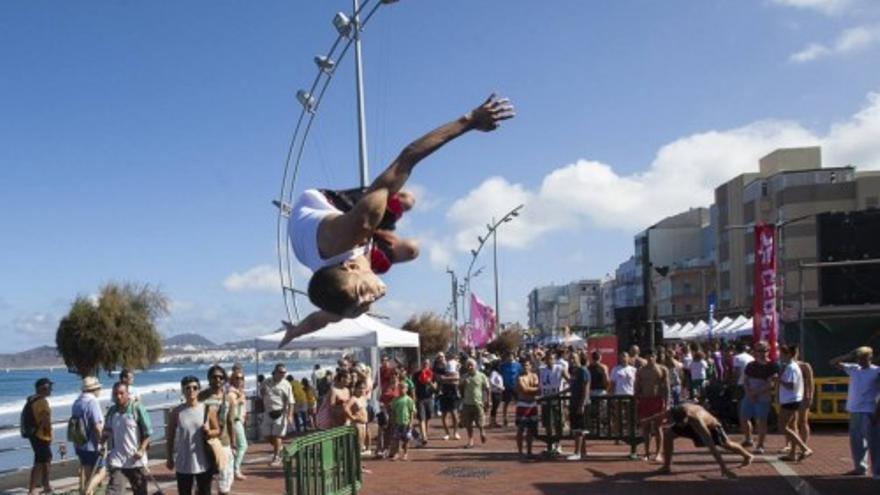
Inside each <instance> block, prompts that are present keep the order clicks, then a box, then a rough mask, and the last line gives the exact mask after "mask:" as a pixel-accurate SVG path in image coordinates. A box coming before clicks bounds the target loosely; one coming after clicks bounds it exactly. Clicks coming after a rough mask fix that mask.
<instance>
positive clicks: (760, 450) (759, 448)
mask: <svg viewBox="0 0 880 495" xmlns="http://www.w3.org/2000/svg"><path fill="white" fill-rule="evenodd" d="M755 454H758V455H764V447H758V448H757V449H755Z"/></svg>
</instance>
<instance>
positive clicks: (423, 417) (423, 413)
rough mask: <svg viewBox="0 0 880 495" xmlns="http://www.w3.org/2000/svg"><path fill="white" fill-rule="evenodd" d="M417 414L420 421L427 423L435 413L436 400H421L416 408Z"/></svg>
mask: <svg viewBox="0 0 880 495" xmlns="http://www.w3.org/2000/svg"><path fill="white" fill-rule="evenodd" d="M416 409H417V411H416V414H417V418H418V420H419V421H427V420H429V419H431V416H432V415H433V412H434V398H433V397H431V398H428V399H420V400H419V402H418V405H417V406H416Z"/></svg>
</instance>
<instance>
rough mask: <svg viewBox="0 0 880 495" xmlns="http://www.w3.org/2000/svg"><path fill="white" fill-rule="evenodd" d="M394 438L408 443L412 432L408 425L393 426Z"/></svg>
mask: <svg viewBox="0 0 880 495" xmlns="http://www.w3.org/2000/svg"><path fill="white" fill-rule="evenodd" d="M393 434H394V438H396V439H398V440H400V441H401V442H408V441H410V440H412V430H411V429H410V427H409V425H394V432H393Z"/></svg>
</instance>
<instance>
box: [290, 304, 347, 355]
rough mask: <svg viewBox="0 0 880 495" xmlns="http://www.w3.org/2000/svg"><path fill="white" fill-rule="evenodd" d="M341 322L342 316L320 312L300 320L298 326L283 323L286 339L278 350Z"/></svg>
mask: <svg viewBox="0 0 880 495" xmlns="http://www.w3.org/2000/svg"><path fill="white" fill-rule="evenodd" d="M340 320H342V317H341V316H339V315H335V314H333V313H330V312H329V311H324V310H320V311H314V312H312V313H310V314H309V316H306V317H305V318H303V319H302V320H300V321H299V323H297V324H296V325H294V324H293V323H291V322H289V321H282V322H281V324H282V325H284V328H285V329H286V330H287V332H286V333H285V334H284V338H283V339H281V343H279V344H278V348H279V349H280V348H282V347H284V346H286V345H287V344H288V343H290V341H291V340H293V339H295V338H297V337H301V336H303V335H308V334H310V333H312V332H317V331H318V330H320V329H322V328H324V327H326V326H327V325H329V324H331V323H336V322H337V321H340Z"/></svg>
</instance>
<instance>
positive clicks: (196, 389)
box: [183, 385, 199, 392]
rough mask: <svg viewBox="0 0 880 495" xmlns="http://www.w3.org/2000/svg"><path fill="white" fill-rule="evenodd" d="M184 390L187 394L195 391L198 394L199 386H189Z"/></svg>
mask: <svg viewBox="0 0 880 495" xmlns="http://www.w3.org/2000/svg"><path fill="white" fill-rule="evenodd" d="M183 390H185V391H186V392H193V391H195V392H198V390H199V386H198V385H187V386H185V387H183Z"/></svg>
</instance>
